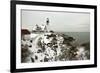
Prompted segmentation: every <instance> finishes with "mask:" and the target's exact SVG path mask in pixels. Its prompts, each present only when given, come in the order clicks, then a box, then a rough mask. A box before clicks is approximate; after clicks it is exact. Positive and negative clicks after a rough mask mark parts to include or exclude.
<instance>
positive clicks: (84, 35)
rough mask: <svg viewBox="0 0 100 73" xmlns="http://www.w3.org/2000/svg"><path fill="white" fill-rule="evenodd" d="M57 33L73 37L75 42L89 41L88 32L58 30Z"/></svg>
mask: <svg viewBox="0 0 100 73" xmlns="http://www.w3.org/2000/svg"><path fill="white" fill-rule="evenodd" d="M57 33H58V32H57ZM59 33H61V34H66V35H68V36H70V37H73V38H74V39H75V42H76V43H77V44H82V43H87V42H90V32H59Z"/></svg>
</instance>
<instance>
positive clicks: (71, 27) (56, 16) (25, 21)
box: [21, 10, 90, 32]
mask: <svg viewBox="0 0 100 73" xmlns="http://www.w3.org/2000/svg"><path fill="white" fill-rule="evenodd" d="M47 18H49V21H50V23H49V29H50V30H53V31H57V32H90V14H89V13H81V12H80V13H76V12H55V11H35V10H22V11H21V25H22V29H29V30H32V28H33V27H34V26H35V25H36V24H38V25H42V24H46V19H47Z"/></svg>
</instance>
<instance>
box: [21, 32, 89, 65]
mask: <svg viewBox="0 0 100 73" xmlns="http://www.w3.org/2000/svg"><path fill="white" fill-rule="evenodd" d="M67 37H68V36H67ZM67 41H68V38H67V40H65V37H63V36H62V35H59V34H57V33H54V32H46V33H40V34H37V33H31V34H30V40H25V41H23V40H22V47H23V48H22V49H23V50H24V49H25V48H26V47H25V46H26V45H27V48H26V49H27V51H26V52H23V51H22V52H21V53H22V62H24V63H28V62H50V61H67V60H86V59H89V58H88V57H87V53H89V51H88V50H85V47H84V46H83V47H81V46H73V45H72V44H71V42H70V41H68V42H67ZM25 54H27V55H26V56H25ZM26 59H28V60H26Z"/></svg>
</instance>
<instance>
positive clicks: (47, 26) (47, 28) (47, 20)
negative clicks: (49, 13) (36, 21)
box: [46, 18, 50, 32]
mask: <svg viewBox="0 0 100 73" xmlns="http://www.w3.org/2000/svg"><path fill="white" fill-rule="evenodd" d="M49 23H50V21H49V18H47V19H46V31H47V32H48V31H49V30H50V29H49Z"/></svg>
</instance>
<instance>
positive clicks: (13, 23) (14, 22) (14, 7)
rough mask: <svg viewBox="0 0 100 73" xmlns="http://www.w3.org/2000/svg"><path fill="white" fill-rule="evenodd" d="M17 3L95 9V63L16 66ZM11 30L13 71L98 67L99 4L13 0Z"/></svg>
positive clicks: (11, 62)
mask: <svg viewBox="0 0 100 73" xmlns="http://www.w3.org/2000/svg"><path fill="white" fill-rule="evenodd" d="M17 5H31V6H32V5H35V6H50V7H64V8H66V7H69V8H84V9H93V10H94V64H88V65H73V66H57V67H56V66H55V67H40V68H23V69H17V68H16V42H17V41H16V37H17V35H16V29H17V28H16V25H17V24H16V14H17V12H16V6H17ZM10 15H11V19H10V20H11V30H10V33H11V35H10V41H11V43H10V46H11V55H10V56H11V61H10V64H11V66H10V68H11V72H29V71H45V70H61V69H79V68H91V67H97V6H94V5H78V4H63V3H48V2H33V1H11V14H10Z"/></svg>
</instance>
